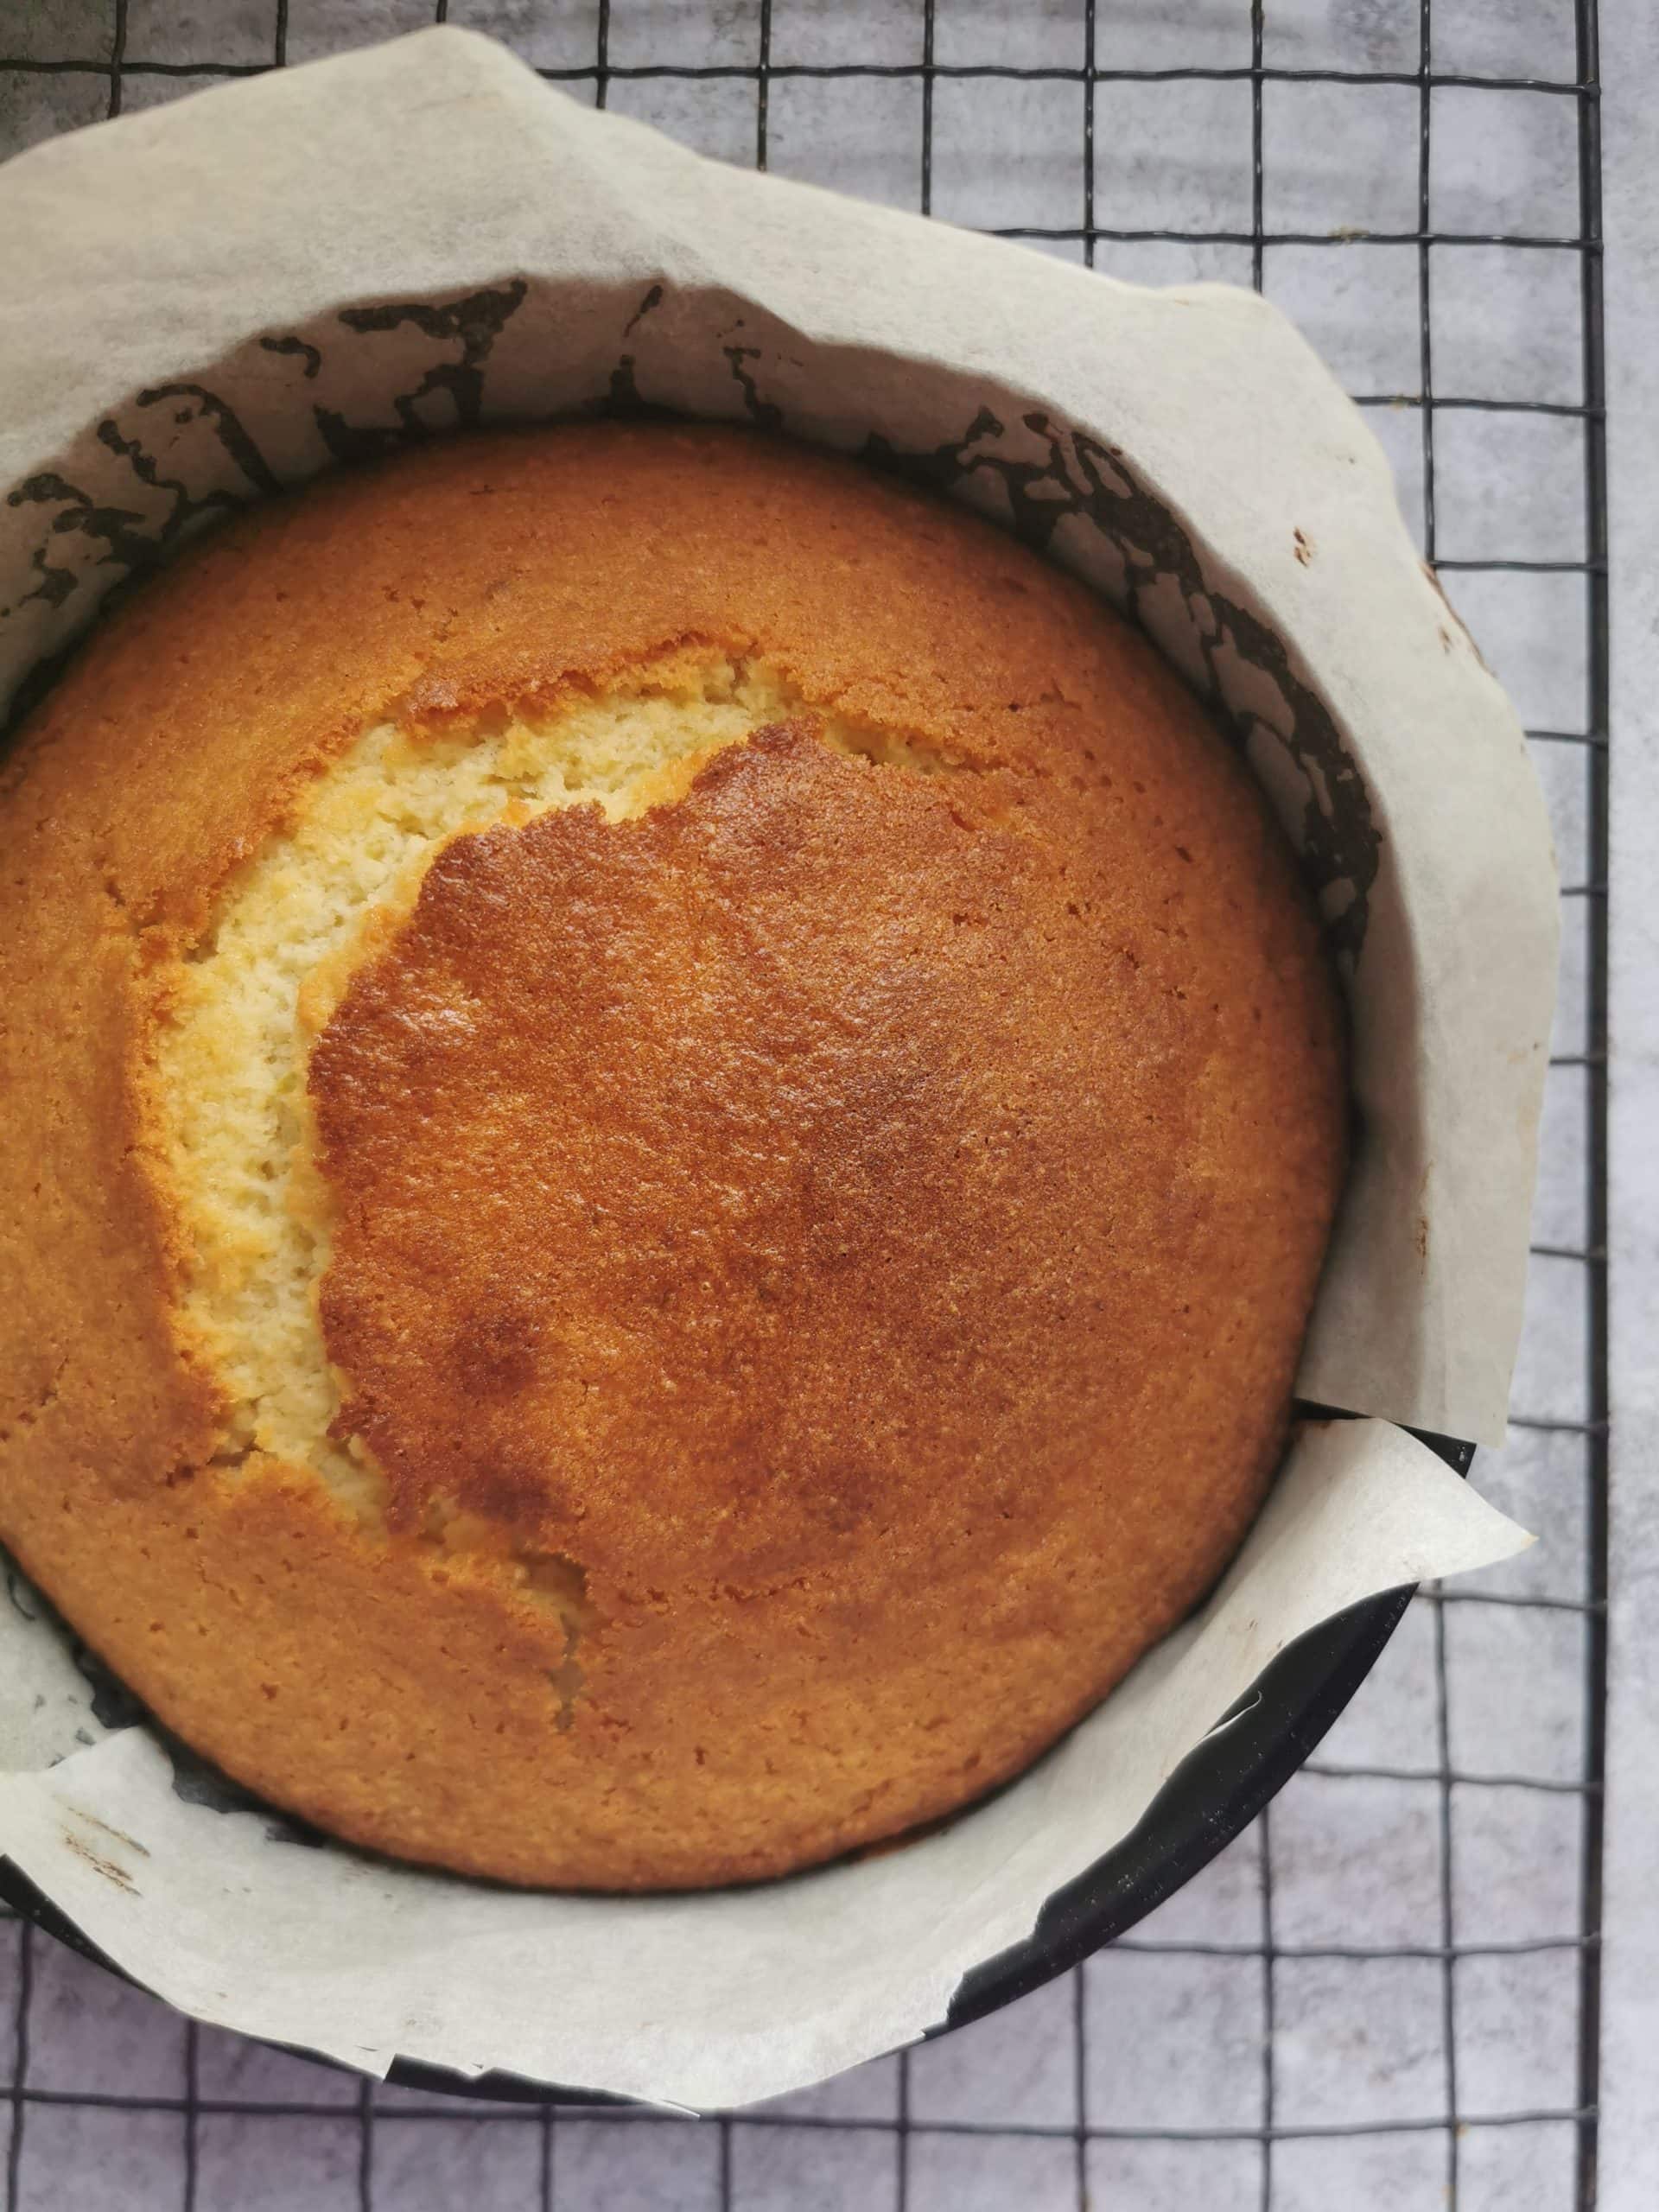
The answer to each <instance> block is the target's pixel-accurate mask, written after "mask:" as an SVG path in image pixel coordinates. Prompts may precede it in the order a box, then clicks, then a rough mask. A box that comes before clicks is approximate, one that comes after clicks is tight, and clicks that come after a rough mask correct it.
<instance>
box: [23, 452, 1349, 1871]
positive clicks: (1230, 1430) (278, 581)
mask: <svg viewBox="0 0 1659 2212" xmlns="http://www.w3.org/2000/svg"><path fill="white" fill-rule="evenodd" d="M0 840H3V848H4V851H5V855H6V861H7V865H6V868H5V869H4V872H3V883H0V1030H3V1050H4V1055H5V1058H4V1064H3V1083H4V1102H5V1114H6V1121H7V1135H6V1141H5V1144H4V1146H3V1147H0V1437H3V1446H0V1541H3V1542H4V1544H5V1545H6V1546H7V1547H9V1548H10V1550H11V1551H12V1552H13V1553H14V1554H16V1558H17V1560H19V1561H20V1563H21V1564H22V1567H23V1568H24V1569H25V1571H26V1572H27V1573H29V1575H30V1576H32V1577H33V1578H34V1579H35V1580H36V1581H37V1582H38V1583H39V1584H40V1586H41V1587H42V1589H43V1590H44V1591H45V1592H47V1593H48V1595H49V1596H50V1597H51V1598H52V1599H54V1601H55V1603H56V1604H57V1605H58V1606H59V1607H60V1609H61V1610H62V1611H63V1612H64V1614H65V1615H66V1616H67V1618H68V1619H69V1621H70V1622H71V1623H72V1624H73V1626H74V1627H75V1629H76V1630H78V1631H79V1633H80V1634H81V1635H82V1636H83V1637H86V1639H87V1640H88V1642H89V1643H91V1644H92V1645H93V1646H94V1647H95V1649H97V1650H98V1651H99V1653H100V1654H101V1655H102V1656H103V1657H104V1659H105V1661H106V1662H108V1664H109V1665H110V1666H111V1668H112V1669H114V1670H115V1671H116V1672H117V1673H118V1675H120V1676H121V1677H122V1678H123V1680H124V1681H126V1682H127V1683H128V1684H129V1685H130V1687H131V1688H132V1689H133V1690H134V1691H135V1692H137V1694H138V1695H139V1696H141V1697H142V1698H143V1700H145V1701H146V1702H147V1704H148V1705H149V1707H150V1708H151V1709H152V1710H153V1712H154V1713H156V1715H157V1717H158V1718H159V1719H161V1721H162V1722H163V1723H164V1724H165V1725H166V1726H168V1728H170V1729H172V1730H174V1731H175V1732H176V1733H177V1734H178V1735H180V1736H181V1737H182V1738H185V1739H186V1740H187V1741H188V1743H189V1744H191V1745H194V1747H196V1748H197V1749H198V1750H199V1751H201V1752H203V1753H205V1754H207V1756H208V1757H210V1758H213V1760H215V1761H217V1762H218V1763H219V1764H220V1765H221V1766H222V1767H223V1768H225V1769H226V1770H227V1771H228V1772H229V1773H230V1774H231V1775H232V1776H234V1777H237V1778H238V1780H240V1781H241V1782H243V1783H246V1784H248V1785H249V1786H251V1788H252V1789H255V1790H257V1791H258V1792H260V1793H262V1794H263V1795H264V1796H265V1797H267V1798H269V1799H270V1800H273V1801H275V1802H277V1803H278V1804H280V1805H282V1806H284V1807H286V1808H290V1809H291V1810H293V1811H295V1812H296V1813H298V1814H300V1815H302V1816H304V1817H306V1818H308V1819H309V1820H311V1821H315V1822H316V1823H317V1824H319V1825H320V1826H321V1827H325V1828H327V1829H329V1830H332V1831H333V1832H334V1833H335V1834H339V1835H340V1836H343V1837H346V1838H348V1839H350V1840H353V1841H355V1842H358V1843H360V1844H364V1845H367V1846H372V1847H376V1848H378V1849H380V1850H383V1851H386V1852H391V1853H397V1854H399V1855H401V1856H404V1857H407V1858H410V1859H420V1860H424V1861H428V1862H431V1863H435V1864H437V1865H442V1866H449V1867H454V1868H456V1869H460V1870H461V1871H464V1872H471V1873H475V1874H484V1875H493V1876H498V1877H501V1878H505V1879H507V1880H510V1881H515V1882H523V1883H536V1884H547V1885H565V1886H572V1887H583V1888H600V1889H640V1888H652V1887H674V1886H688V1885H704V1884H711V1883H719V1882H727V1881H732V1880H738V1879H746V1878H753V1877H758V1876H762V1875H772V1874H777V1873H780V1872H786V1871H788V1870H790V1869H791V1868H797V1867H801V1866H807V1865H810V1864H811V1863H812V1862H814V1861H817V1860H822V1859H826V1858H829V1857H830V1856H832V1855H834V1854H836V1853H843V1852H846V1851H848V1850H850V1849H852V1848H854V1847H859V1846H862V1845H868V1844H870V1843H872V1842H874V1841H876V1840H880V1839H883V1838H887V1837H892V1836H895V1835H899V1834H902V1833H903V1832H904V1831H906V1829H909V1828H912V1827H916V1826H917V1825H918V1824H919V1823H922V1822H925V1821H931V1820H933V1819H936V1818H938V1816H940V1815H944V1814H946V1813H948V1812H950V1810H952V1808H956V1807H958V1806H960V1805H962V1804H963V1803H964V1802H967V1801H969V1800H970V1799H972V1798H974V1797H976V1796H980V1795H981V1794H982V1793H983V1792H984V1791H985V1790H986V1789H989V1788H990V1787H991V1786H992V1785H994V1784H995V1783H999V1782H1001V1781H1003V1780H1005V1779H1006V1778H1007V1777H1009V1776H1012V1775H1014V1774H1015V1773H1017V1772H1018V1771H1019V1770H1020V1769H1021V1768H1022V1767H1024V1766H1025V1765H1027V1764H1028V1763H1029V1762H1030V1761H1031V1760H1032V1759H1033V1758H1035V1756H1036V1755H1037V1754H1038V1753H1039V1752H1040V1751H1042V1750H1043V1749H1044V1748H1045V1747H1046V1745H1049V1744H1051V1743H1052V1742H1053V1740H1054V1739H1055V1738H1056V1737H1057V1736H1058V1734H1059V1733H1060V1732H1062V1731H1063V1730H1065V1728H1066V1727H1067V1726H1070V1725H1071V1723H1072V1722H1074V1721H1075V1720H1076V1719H1077V1718H1078V1717H1079V1716H1080V1715H1081V1714H1083V1713H1085V1712H1087V1711H1088V1709H1089V1708H1090V1707H1091V1706H1092V1705H1093V1704H1095V1703H1096V1700H1098V1699H1100V1698H1101V1697H1102V1696H1103V1694H1104V1693H1105V1692H1106V1691H1108V1690H1109V1689H1110V1688H1111V1687H1112V1685H1113V1684H1114V1683H1115V1682H1116V1681H1118V1680H1119V1679H1120V1678H1121V1677H1122V1675H1123V1674H1124V1673H1125V1672H1126V1670H1127V1669H1128V1668H1129V1667H1131V1666H1132V1665H1133V1664H1134V1663H1135V1661H1136V1659H1138V1658H1139V1657H1140V1656H1141V1654H1142V1653H1143V1652H1144V1651H1145V1650H1146V1649H1147V1647H1148V1645H1150V1644H1151V1643H1153V1642H1154V1640H1155V1639H1156V1638H1157V1637H1160V1636H1161V1635H1162V1634H1163V1633H1164V1632H1165V1630H1167V1629H1168V1628H1169V1627H1170V1626H1171V1625H1172V1624H1173V1623H1174V1622H1176V1621H1178V1620H1179V1618H1181V1617H1182V1615H1183V1614H1184V1613H1185V1612H1186V1611H1189V1610H1190V1608H1191V1607H1192V1605H1193V1604H1194V1603H1195V1602H1196V1601H1197V1600H1198V1599H1199V1598H1200V1597H1202V1596H1203V1594H1204V1593H1205V1591H1206V1590H1207V1589H1208V1588H1209V1586H1211V1584H1212V1583H1213V1581H1214V1580H1215V1578H1216V1576H1217V1573H1218V1572H1219V1571H1220V1569H1221V1568H1222V1567H1223V1566H1224V1564H1225V1562H1226V1560H1228V1558H1229V1557H1230V1554H1231V1553H1232V1552H1233V1551H1234V1549H1235V1548H1236V1545H1237V1543H1238V1541H1239V1539H1240V1537H1241V1536H1242V1535H1243V1531H1244V1529H1245V1528H1246V1527H1247V1525H1248V1523H1249V1521H1250V1518H1251V1516H1252V1515H1253V1514H1254V1513H1255V1510H1256V1508H1257V1506H1258V1505H1259V1503H1260V1502H1261V1499H1262V1494H1263V1491H1264V1488H1265V1486H1266V1484H1267V1483H1268V1479H1269V1477H1270V1475H1271V1473H1272V1471H1273V1469H1274V1465H1275V1463H1276V1461H1277V1459H1278V1457H1279V1455H1280V1452H1281V1449H1282V1446H1283V1441H1284V1437H1285V1433H1286V1425H1287V1418H1288V1412H1289V1405H1290V1394H1291V1388H1292V1382H1293V1377H1294V1370H1295V1366H1296V1361H1297V1356H1298V1351H1299V1349H1300V1344H1301V1339H1302V1335H1303V1332H1304V1329H1305V1326H1306V1320H1307V1316H1308V1313H1309V1309H1310V1306H1311V1303H1312V1300H1313V1294H1314V1288H1315V1285H1316V1282H1317V1279H1318V1276H1319V1268H1320V1263H1321V1260H1322V1256H1323V1254H1324V1250H1325V1242H1326V1237H1327V1234H1328V1231H1329V1228H1330V1224H1331V1219H1332V1211H1333V1209H1334V1206H1335V1204H1336V1200H1337V1197H1338V1190H1339V1187H1340V1182H1341V1177H1342V1172H1343V1160H1344V1123H1345V1116H1346V1104H1345V1092H1344V1077H1343V1065H1342V1051H1341V1030H1340V1022H1339V1017H1338V1005H1337V999H1336V995H1335V991H1334V988H1333V985H1332V980H1331V977H1330V975H1329V973H1328V971H1327V968H1326V965H1325V960H1324V957H1323V955H1322V951H1321V948H1320V944H1319V935H1318V931H1317V928H1316V925H1315V922H1314V919H1313V913H1312V911H1311V908H1310V906H1309V905H1308V902H1307V900H1306V897H1305V896H1304V893H1303V892H1302V890H1301V887H1300V883H1299V880H1298V878H1297V875H1296V873H1295V870H1294V864H1293V862H1292V860H1291V857H1290V855H1289V853H1288V850H1287V847H1286V845H1285V842H1284V841H1283V839H1282V837H1281V835H1280V833H1279V831H1278V829H1277V828H1276V826H1275V825H1274V823H1272V822H1271V821H1270V819H1269V817H1268V814H1267V812H1266V810H1265V809H1264V807H1263V805H1262V803H1261V800H1260V798H1259V796H1258V794H1257V791H1256V790H1255V786H1254V785H1253V784H1252V783H1251V781H1250V779H1249V777H1248V775H1247V774H1246V773H1245V772H1244V771H1243V768H1242V767H1241V766H1240V765H1239V764H1238V762H1237V760H1236V759H1235V757H1234V755H1233V753H1231V751H1230V748H1229V747H1228V746H1227V744H1226V743H1225V742H1224V740H1223V739H1222V738H1221V737H1220V736H1219V735H1218V734H1217V731H1216V730H1215V728H1213V727H1212V726H1211V722H1210V721H1209V720H1208V719H1207V718H1206V716H1205V713H1204V712H1203V711H1202V710H1201V709H1200V708H1199V707H1198V705H1197V704H1196V703H1195V702H1194V701H1193V700H1192V698H1191V697H1190V696H1188V694H1187V693H1186V692H1185V690H1184V689H1183V688H1182V686H1181V685H1180V683H1179V682H1178V681H1177V679H1176V678H1175V677H1174V676H1173V674H1172V673H1171V672H1170V671H1169V670H1168V669H1167V668H1166V666H1165V665H1164V664H1162V663H1161V662H1160V660H1159V659H1158V658H1157V657H1156V656H1155V654H1154V653H1153V652H1152V651H1151V650H1150V649H1149V648H1148V647H1147V645H1146V644H1145V643H1144V642H1143V641H1142V639H1141V638H1140V637H1139V636H1138V635H1137V634H1136V633H1135V632H1133V631H1132V630H1131V629H1130V628H1129V627H1128V626H1127V625H1126V624H1125V623H1124V622H1122V620H1120V619H1119V618H1118V617H1117V616H1116V615H1115V614H1114V613H1112V612H1111V611H1110V610H1109V609H1108V608H1106V607H1103V605H1102V604H1101V603H1100V602H1099V601H1097V600H1096V599H1095V598H1094V597H1093V596H1092V595H1091V594H1090V593H1089V592H1087V591H1086V590H1085V589H1084V588H1083V587H1082V586H1080V585H1079V584H1077V583H1076V582H1072V581H1071V580H1070V579H1068V578H1066V577H1065V576H1063V575H1059V574H1058V573H1057V572H1056V571H1054V570H1053V569H1050V568H1049V567H1047V566H1046V564H1045V563H1043V562H1042V561H1041V560H1039V558H1038V557H1037V556H1035V555H1034V554H1033V553H1031V552H1029V551H1027V550H1024V549H1023V548H1021V547H1020V546H1019V545H1018V544H1016V543H1014V542H1013V541H1011V540H1010V539H1009V538H1007V537H1005V536H1003V535H1002V534H1001V532H999V531H996V530H995V529H993V528H992V527H990V526H989V525H988V524H985V523H982V522H980V521H978V520H976V519H974V518H971V517H969V516H968V515H965V514H963V513H961V512H957V511H955V510H953V509H950V508H946V507H944V506H943V505H938V504H935V503H934V502H933V501H932V500H931V499H929V498H927V497H925V496H924V495H922V494H920V493H915V492H912V490H910V489H908V488H906V487H904V486H900V485H898V484H896V483H894V482H892V481H889V480H886V479H884V478H880V477H877V476H875V475H874V474H868V473H866V472H865V471H864V470H862V469H861V468H860V467H856V466H855V465H854V464H852V463H850V462H847V461H839V460H836V459H832V458H829V457H827V456H825V455H823V454H814V453H811V452H809V451H806V450H803V449H797V448H791V447H788V446H786V445H785V444H783V443H781V442H772V441H768V440H766V439H762V438H760V437H759V436H757V435H751V434H748V433H746V432H742V431H737V430H731V429H713V428H696V427H690V426H686V427H672V426H666V425H639V424H635V425H620V424H619V425H597V424H593V425H585V426H570V427H567V428H562V429H550V430H548V429H543V430H537V431H525V432H507V433H501V434H494V435H479V436H474V437H471V438H467V439H461V440H456V441H454V442H448V443H439V444H433V445H430V446H428V447H424V448H421V449H419V450H417V451H414V452H411V453H409V454H404V455H402V456H399V457H397V458H396V459H393V460H391V461H385V462H384V463H382V464H378V465H376V466H374V467H368V468H364V469H361V470H358V471H355V472H352V473H348V474H342V475H340V476H336V477H334V478H333V479H331V480H327V481H326V482H324V483H322V484H321V485H320V486H316V487H315V488H314V489H312V490H310V491H308V492H307V493H304V494H303V495H302V496H299V497H296V498H294V499H289V500H285V501H281V502H277V503H275V504H273V505H270V506H267V507H265V508H264V509H262V510H259V511H257V512H252V513H250V514H249V515H248V516H247V517H246V518H244V519H242V520H239V521H238V522H236V523H235V524H232V525H231V526H229V527H227V528H225V529H222V530H220V531H218V532H217V533H215V534H214V535H213V537H211V538H210V539H208V540H207V541H205V542H203V543H200V544H198V545H197V546H195V547H194V549H193V550H190V551H189V552H188V554H187V555H186V556H184V557H183V558H181V560H180V561H178V562H177V563H175V565H174V566H173V567H172V568H171V569H169V570H168V572H167V573H166V574H165V575H162V576H161V577H160V578H159V579H158V580H156V581H155V582H152V583H150V584H149V585H148V586H147V587H146V588H143V590H141V591H139V592H137V594H134V595H133V596H132V597H131V598H130V599H129V601H127V603H126V604H125V605H124V607H122V608H121V609H120V611H119V612H118V613H117V614H116V615H114V616H113V617H112V618H111V620H108V621H107V622H105V624H104V625H102V626H100V628H99V630H98V631H97V632H96V633H95V634H94V636H93V638H92V640H91V641H90V643H89V644H88V645H86V647H85V648H84V649H83V650H82V652H80V654H79V657H78V658H77V660H76V661H75V663H74V664H73V667H72V668H71V670H70V671H69V672H68V673H67V675H66V676H64V677H62V679H61V680H60V682H59V683H58V684H57V685H56V687H55V689H54V690H53V692H52V693H51V694H50V696H48V699H47V701H46V702H45V703H44V705H43V706H42V707H41V709H39V710H38V711H37V712H36V713H35V715H34V717H33V719H32V721H30V722H29V725H28V727H27V728H25V730H24V732H23V734H22V740H21V741H20V743H19V745H18V747H17V748H16V752H15V753H14V754H13V755H12V757H11V758H10V760H9V761H8V763H7V765H6V767H5V771H4V780H3V785H0Z"/></svg>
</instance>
